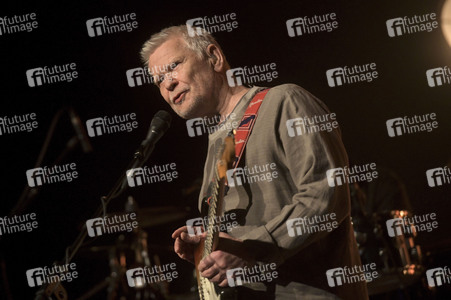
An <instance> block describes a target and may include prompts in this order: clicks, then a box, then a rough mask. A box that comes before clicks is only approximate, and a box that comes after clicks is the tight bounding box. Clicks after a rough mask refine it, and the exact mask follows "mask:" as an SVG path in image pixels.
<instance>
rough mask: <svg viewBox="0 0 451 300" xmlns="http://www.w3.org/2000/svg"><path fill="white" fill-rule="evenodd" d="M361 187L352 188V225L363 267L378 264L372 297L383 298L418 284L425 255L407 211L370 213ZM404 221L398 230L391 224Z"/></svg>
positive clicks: (371, 284) (372, 284)
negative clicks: (367, 210) (394, 229)
mask: <svg viewBox="0 0 451 300" xmlns="http://www.w3.org/2000/svg"><path fill="white" fill-rule="evenodd" d="M362 196H364V195H362V194H361V193H360V191H359V187H358V186H351V199H352V202H353V214H352V223H353V226H354V235H355V238H356V241H357V246H358V249H359V253H360V258H361V262H362V265H366V264H371V263H375V264H376V269H377V272H378V274H379V276H378V277H377V278H376V279H373V280H372V281H370V282H367V286H368V294H369V295H370V296H372V295H380V294H384V293H389V292H393V291H396V290H402V289H405V288H408V287H409V286H412V285H414V284H416V283H418V282H419V281H420V279H421V276H422V275H423V272H424V270H425V268H424V266H423V263H424V262H423V260H424V258H423V254H422V252H421V248H420V246H419V245H418V244H417V242H416V237H417V232H416V231H415V228H413V225H412V224H408V223H407V224H404V221H403V220H405V219H408V218H410V217H411V216H412V215H411V212H409V211H407V210H387V211H381V212H372V213H371V214H370V213H366V212H365V211H364V209H363V208H362V205H361V200H362V199H359V197H362ZM393 220H399V221H401V222H403V223H402V224H403V226H404V227H406V228H405V229H403V230H401V229H399V230H396V232H393V228H391V226H388V225H387V224H392V223H393Z"/></svg>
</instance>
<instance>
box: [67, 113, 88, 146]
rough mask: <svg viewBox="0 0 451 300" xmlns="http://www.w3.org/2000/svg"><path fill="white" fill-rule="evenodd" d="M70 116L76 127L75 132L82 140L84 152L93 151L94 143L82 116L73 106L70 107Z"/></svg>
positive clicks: (73, 125)
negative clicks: (90, 138)
mask: <svg viewBox="0 0 451 300" xmlns="http://www.w3.org/2000/svg"><path fill="white" fill-rule="evenodd" d="M69 117H70V122H71V123H72V127H73V128H74V130H75V133H76V134H77V138H78V140H79V141H80V144H81V148H82V149H83V152H84V153H89V152H91V151H92V145H91V142H90V141H89V138H88V134H87V133H86V130H85V128H84V127H83V126H82V124H81V120H80V117H79V116H78V114H77V113H76V112H75V110H74V109H73V108H72V107H70V108H69Z"/></svg>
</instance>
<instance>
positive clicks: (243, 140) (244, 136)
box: [233, 89, 269, 169]
mask: <svg viewBox="0 0 451 300" xmlns="http://www.w3.org/2000/svg"><path fill="white" fill-rule="evenodd" d="M268 92H269V89H265V90H263V91H260V92H258V93H257V94H256V95H255V96H254V98H252V100H251V102H250V103H249V106H248V107H247V109H246V111H245V112H244V115H243V118H242V119H241V122H240V125H239V126H238V128H237V129H235V162H234V163H233V169H236V167H237V166H238V164H239V163H240V160H241V157H242V156H243V152H244V148H245V147H246V144H247V141H248V140H249V136H250V135H251V132H252V129H253V128H254V124H255V121H256V120H257V115H258V110H259V108H260V106H261V105H262V103H263V99H265V96H266V94H267V93H268Z"/></svg>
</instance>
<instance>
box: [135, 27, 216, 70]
mask: <svg viewBox="0 0 451 300" xmlns="http://www.w3.org/2000/svg"><path fill="white" fill-rule="evenodd" d="M190 30H191V29H190ZM190 33H191V35H190V34H189V33H188V27H187V26H186V25H179V26H171V27H167V28H165V29H163V30H161V31H160V32H158V33H155V34H153V35H152V36H151V37H150V39H149V40H147V41H146V42H145V43H144V45H143V47H142V49H141V52H140V55H141V60H142V62H143V63H144V64H145V65H146V66H147V65H148V64H149V57H150V56H151V55H152V53H154V52H155V50H156V49H157V48H158V47H160V46H161V45H162V44H163V43H164V42H166V41H168V40H169V39H170V38H173V37H177V36H179V37H182V38H183V40H184V41H185V42H186V46H187V48H188V49H190V50H193V51H194V52H195V53H196V54H197V56H198V57H199V58H207V57H209V55H208V53H207V47H208V45H211V44H213V45H215V46H216V47H218V48H219V49H220V51H221V52H222V50H221V47H220V46H219V44H218V42H217V41H216V40H215V38H214V37H213V36H212V35H211V34H210V33H208V32H207V31H206V30H205V29H203V28H200V27H192V30H191V32H190Z"/></svg>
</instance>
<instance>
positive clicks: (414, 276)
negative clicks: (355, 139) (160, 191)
mask: <svg viewBox="0 0 451 300" xmlns="http://www.w3.org/2000/svg"><path fill="white" fill-rule="evenodd" d="M358 192H359V191H358V186H354V187H351V195H352V197H351V198H353V208H354V210H353V211H354V212H353V214H352V222H353V226H354V234H355V237H356V241H357V245H358V249H359V253H360V257H361V261H362V265H365V264H371V263H375V264H376V266H377V271H378V273H379V275H380V276H378V278H376V279H373V280H372V281H370V282H368V292H369V295H370V296H371V295H380V294H384V293H388V292H391V291H395V290H399V289H403V288H406V287H409V286H411V285H414V284H415V283H418V282H419V280H420V278H421V276H422V274H423V272H424V266H423V255H422V252H421V249H420V246H419V245H418V244H417V243H416V236H417V233H416V232H415V230H414V228H411V230H400V231H398V232H397V234H396V235H393V234H390V232H389V230H390V228H389V227H388V226H387V225H386V224H387V221H389V220H393V219H404V218H406V217H410V216H411V213H410V212H409V211H407V210H391V211H383V212H374V213H372V214H368V213H365V211H364V210H363V209H360V208H361V207H360V204H359V202H360V201H361V199H356V198H359V196H356V195H358V194H359V193H358ZM356 207H357V209H355V208H356ZM126 211H130V210H129V209H126ZM135 212H136V215H137V216H138V220H139V225H140V226H139V227H138V228H136V229H135V230H133V232H132V233H131V234H120V235H119V236H115V237H114V238H112V237H110V238H109V239H108V238H107V239H103V240H102V242H101V243H100V244H101V245H95V246H90V247H87V246H86V247H84V248H82V249H81V251H80V255H81V257H82V258H83V257H89V258H92V257H94V256H100V257H103V258H104V259H105V260H106V259H108V266H109V274H108V275H107V277H106V278H104V279H102V280H101V281H100V282H99V283H97V284H95V285H94V286H93V287H92V288H90V289H89V290H88V291H86V292H85V293H84V294H83V295H82V296H80V297H78V298H77V299H78V300H85V299H92V298H96V297H95V295H96V294H99V293H101V292H103V293H106V299H109V300H113V299H141V300H147V299H155V300H160V299H196V297H195V296H196V295H197V293H196V291H195V286H196V284H195V279H194V277H193V276H190V277H193V278H191V281H192V286H191V288H190V291H185V293H184V294H183V295H181V294H180V295H179V296H178V295H174V294H171V293H170V290H169V286H168V283H167V282H165V281H161V282H157V283H153V284H144V285H143V286H142V287H140V288H130V287H129V286H128V285H127V281H126V279H125V278H126V275H125V274H126V271H127V269H131V268H137V267H144V266H149V267H151V266H159V265H161V261H160V257H159V255H158V254H157V253H161V252H166V253H168V252H173V248H172V246H167V245H156V244H149V243H148V240H149V239H148V234H147V231H146V230H151V229H152V228H155V227H158V226H161V225H167V224H170V223H172V222H177V221H182V220H186V219H187V217H188V216H189V215H190V211H189V209H188V208H180V207H174V206H164V207H152V208H143V209H136V203H135ZM118 214H120V213H116V214H111V215H118Z"/></svg>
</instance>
